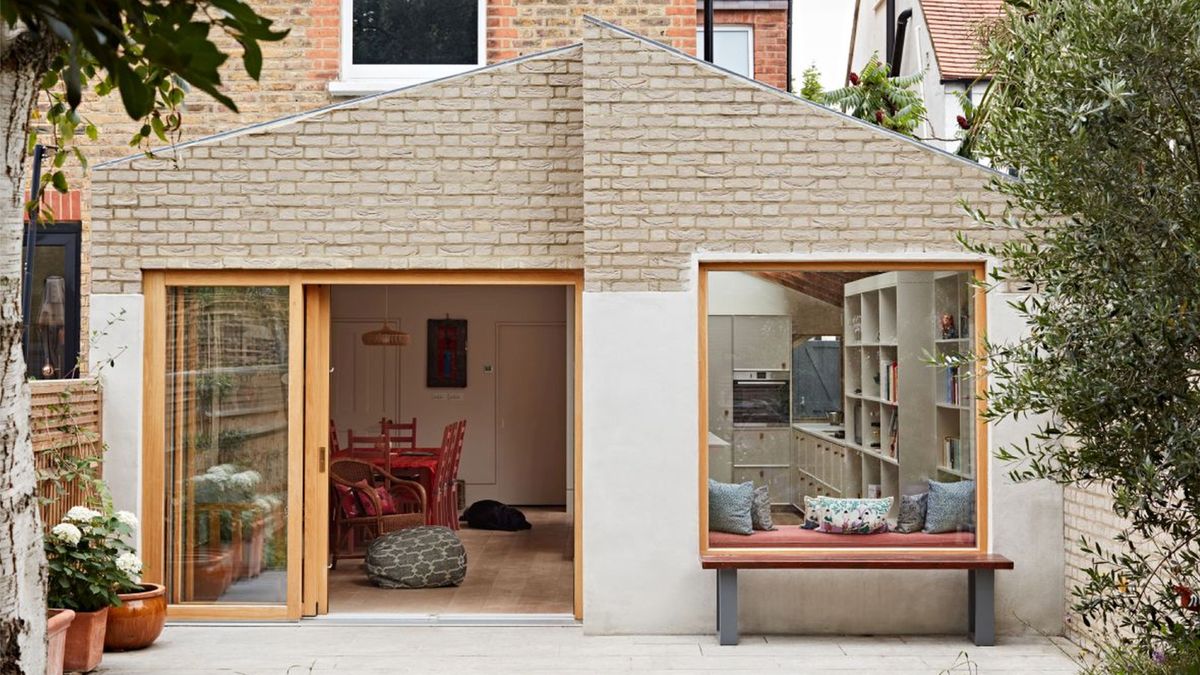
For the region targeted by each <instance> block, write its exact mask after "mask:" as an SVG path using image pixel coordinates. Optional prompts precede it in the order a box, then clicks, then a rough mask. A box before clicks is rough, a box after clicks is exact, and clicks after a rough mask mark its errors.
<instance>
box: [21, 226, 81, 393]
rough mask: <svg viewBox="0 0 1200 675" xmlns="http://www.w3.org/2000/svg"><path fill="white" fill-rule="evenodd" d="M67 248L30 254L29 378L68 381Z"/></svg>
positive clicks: (41, 249) (39, 249)
mask: <svg viewBox="0 0 1200 675" xmlns="http://www.w3.org/2000/svg"><path fill="white" fill-rule="evenodd" d="M66 278H67V247H65V246H51V245H46V244H39V245H38V246H37V248H36V249H35V250H34V254H33V284H32V288H31V289H30V290H31V294H30V304H29V307H30V312H29V323H30V326H29V336H28V338H27V339H26V341H25V347H26V348H25V363H26V364H27V366H28V368H29V376H30V377H36V378H39V379H43V380H46V379H53V378H61V377H69V376H70V373H71V372H72V371H74V369H75V363H73V362H72V363H67V361H68V359H69V358H71V357H70V355H69V354H68V352H72V353H73V352H74V350H73V349H72V350H68V349H67V320H68V316H67V314H68V307H67V302H68V298H67V286H66Z"/></svg>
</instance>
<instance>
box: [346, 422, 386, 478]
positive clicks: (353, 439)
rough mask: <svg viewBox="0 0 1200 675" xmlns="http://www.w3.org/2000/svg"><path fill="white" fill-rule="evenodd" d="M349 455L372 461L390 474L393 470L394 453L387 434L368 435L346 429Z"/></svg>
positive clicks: (347, 454) (347, 453)
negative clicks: (390, 447)
mask: <svg viewBox="0 0 1200 675" xmlns="http://www.w3.org/2000/svg"><path fill="white" fill-rule="evenodd" d="M344 453H345V455H344V456H347V457H352V458H354V459H361V460H364V461H368V462H371V463H373V464H375V466H377V467H379V468H381V469H383V470H384V471H386V472H388V473H389V474H390V473H391V472H392V453H391V452H390V451H389V449H388V441H387V436H379V435H375V436H366V435H361V434H356V433H354V430H353V429H347V430H346V448H345V450H344Z"/></svg>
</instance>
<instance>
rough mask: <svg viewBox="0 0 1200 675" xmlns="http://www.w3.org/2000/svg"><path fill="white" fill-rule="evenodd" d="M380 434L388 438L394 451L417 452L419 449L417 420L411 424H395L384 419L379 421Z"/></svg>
mask: <svg viewBox="0 0 1200 675" xmlns="http://www.w3.org/2000/svg"><path fill="white" fill-rule="evenodd" d="M379 434H380V435H381V436H386V437H387V440H388V445H389V446H391V448H392V449H393V450H397V449H398V450H415V449H416V447H417V418H415V417H414V418H412V421H411V422H393V421H391V420H390V419H388V418H386V417H383V418H381V419H380V420H379Z"/></svg>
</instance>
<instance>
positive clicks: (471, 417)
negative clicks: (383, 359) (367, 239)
mask: <svg viewBox="0 0 1200 675" xmlns="http://www.w3.org/2000/svg"><path fill="white" fill-rule="evenodd" d="M390 289H391V290H390V293H385V290H384V287H383V286H335V287H334V288H333V290H332V299H333V304H332V321H333V324H334V326H333V327H334V329H335V330H334V335H335V336H337V335H339V333H338V331H337V330H336V329H337V327H338V325H339V324H345V322H354V323H353V324H352V325H353V326H364V327H367V328H366V329H370V328H371V327H378V325H379V324H380V323H381V322H382V320H383V318H384V314H385V306H387V307H390V311H389V312H388V313H389V314H390V315H389V317H388V318H389V319H390V320H391V321H392V327H393V328H395V327H396V325H397V321H399V324H400V327H401V328H402V329H403V330H404V331H405V332H407V333H408V334H409V335H410V336H411V342H410V343H409V345H408V346H407V347H401V348H399V349H397V350H396V351H397V358H398V360H399V369H398V371H397V370H391V371H389V372H386V373H383V374H382V375H383V377H384V378H386V380H387V381H386V382H385V383H384V384H383V385H382V386H383V389H387V390H392V389H395V390H396V391H397V392H398V394H397V399H398V404H397V406H396V408H397V409H396V410H395V411H394V412H392V413H391V414H390V415H389V416H390V417H391V418H392V419H394V420H397V421H399V420H408V419H411V418H413V417H416V418H417V433H418V439H417V442H418V444H419V445H422V446H436V445H438V444H439V443H440V442H441V438H442V429H443V428H444V427H445V425H447V424H449V423H450V422H453V421H455V420H458V419H464V418H465V419H466V420H467V436H466V440H465V443H464V445H463V456H462V460H461V461H462V464H461V467H460V469H459V477H461V478H462V479H464V480H465V481H466V482H467V501H468V503H470V502H471V501H474V500H477V499H496V498H498V497H499V493H500V489H501V486H498V485H497V482H496V481H497V472H496V461H497V455H496V396H495V394H496V391H495V370H494V368H495V365H496V363H495V358H496V324H497V322H509V323H560V324H561V323H563V322H564V321H565V320H566V312H565V308H566V303H565V300H564V296H565V295H567V290H566V288H565V287H560V286H391V287H390ZM447 315H449V316H450V318H453V319H466V320H467V341H468V349H467V369H468V374H467V386H466V388H464V389H429V388H427V387H426V386H425V345H426V320H428V319H441V318H445V317H446V316H447ZM359 322H365V323H359ZM354 336H355V333H354V331H353V330H347V331H342V332H341V333H340V339H335V340H334V341H333V344H332V350H333V352H334V355H333V356H334V358H333V359H332V360H333V361H335V362H336V361H337V353H338V352H339V350H348V349H363V347H361V346H359V345H361V343H355V342H352V341H351V342H349V344H347V343H346V342H345V341H346V340H354V339H355V337H354ZM365 349H396V348H383V347H372V348H365ZM489 367H491V368H492V369H493V370H492V372H488V368H489ZM558 367H561V368H562V369H563V377H564V378H566V377H567V371H566V363H565V362H564V363H561V364H558ZM331 377H332V379H333V381H332V382H331V387H332V391H335V392H336V391H338V390H342V391H346V390H348V389H353V388H354V383H353V382H350V383H347V382H345V378H347V377H352V373H350V372H347V370H346V369H335V370H334V372H333V374H332V376H331ZM330 408H331V410H337V409H338V405H337V402H336V401H332V400H331V401H330ZM379 417H380V415H379V414H378V413H377V412H376V411H375V410H370V411H369V412H366V413H364V414H361V415H359V416H357V417H348V418H345V419H336V418H335V422H336V423H337V426H338V429H339V431H341V432H342V434H343V436H342V441H343V442H345V435H344V434H345V430H346V429H347V428H353V429H354V430H355V433H360V434H365V433H378V429H379ZM548 423H554V424H561V425H563V427H564V433H563V438H564V448H563V450H562V451H563V452H564V453H569V452H570V448H571V446H570V444H569V443H567V440H566V439H567V435H566V431H565V427H566V426H567V425H566V420H565V419H561V420H552V421H548ZM568 466H569V465H568ZM548 479H549V480H559V482H560V484H561V476H554V477H548ZM567 487H568V489H572V488H573V485H572V484H571V482H570V480H569V478H568V483H567ZM563 499H564V500H565V499H566V495H565V494H564V496H563ZM563 503H566V502H565V501H564V502H563Z"/></svg>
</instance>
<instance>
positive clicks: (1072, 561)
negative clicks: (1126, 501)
mask: <svg viewBox="0 0 1200 675" xmlns="http://www.w3.org/2000/svg"><path fill="white" fill-rule="evenodd" d="M1124 527H1125V522H1124V521H1123V520H1122V519H1121V518H1118V517H1117V515H1116V514H1115V513H1113V510H1112V495H1111V494H1109V492H1108V490H1107V489H1105V487H1104V486H1103V485H1093V486H1089V487H1086V488H1084V487H1074V486H1071V487H1067V488H1066V489H1064V490H1063V544H1064V546H1065V549H1066V598H1067V606H1066V608H1065V610H1064V611H1065V613H1066V617H1067V620H1066V633H1067V637H1069V638H1071V640H1073V641H1074V642H1075V643H1077V644H1079V645H1082V646H1085V647H1094V646H1095V645H1096V640H1097V639H1098V637H1099V634H1098V633H1097V632H1096V631H1095V630H1093V629H1090V628H1088V627H1087V626H1084V625H1083V622H1082V621H1081V620H1080V618H1079V616H1078V615H1076V614H1075V613H1074V612H1073V611H1071V604H1072V603H1073V598H1072V596H1071V591H1072V590H1073V589H1074V588H1075V587H1076V586H1077V585H1080V584H1083V583H1085V582H1086V581H1087V577H1086V575H1085V573H1084V570H1086V569H1090V568H1091V567H1093V565H1092V558H1091V556H1089V555H1087V554H1085V553H1083V552H1082V551H1080V550H1079V540H1080V538H1081V537H1087V539H1088V541H1089V543H1095V542H1099V543H1100V545H1101V546H1102V547H1104V548H1105V550H1113V547H1115V546H1117V542H1116V540H1115V539H1116V536H1117V534H1118V533H1119V532H1120V531H1121V530H1122V529H1123V528H1124Z"/></svg>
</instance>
